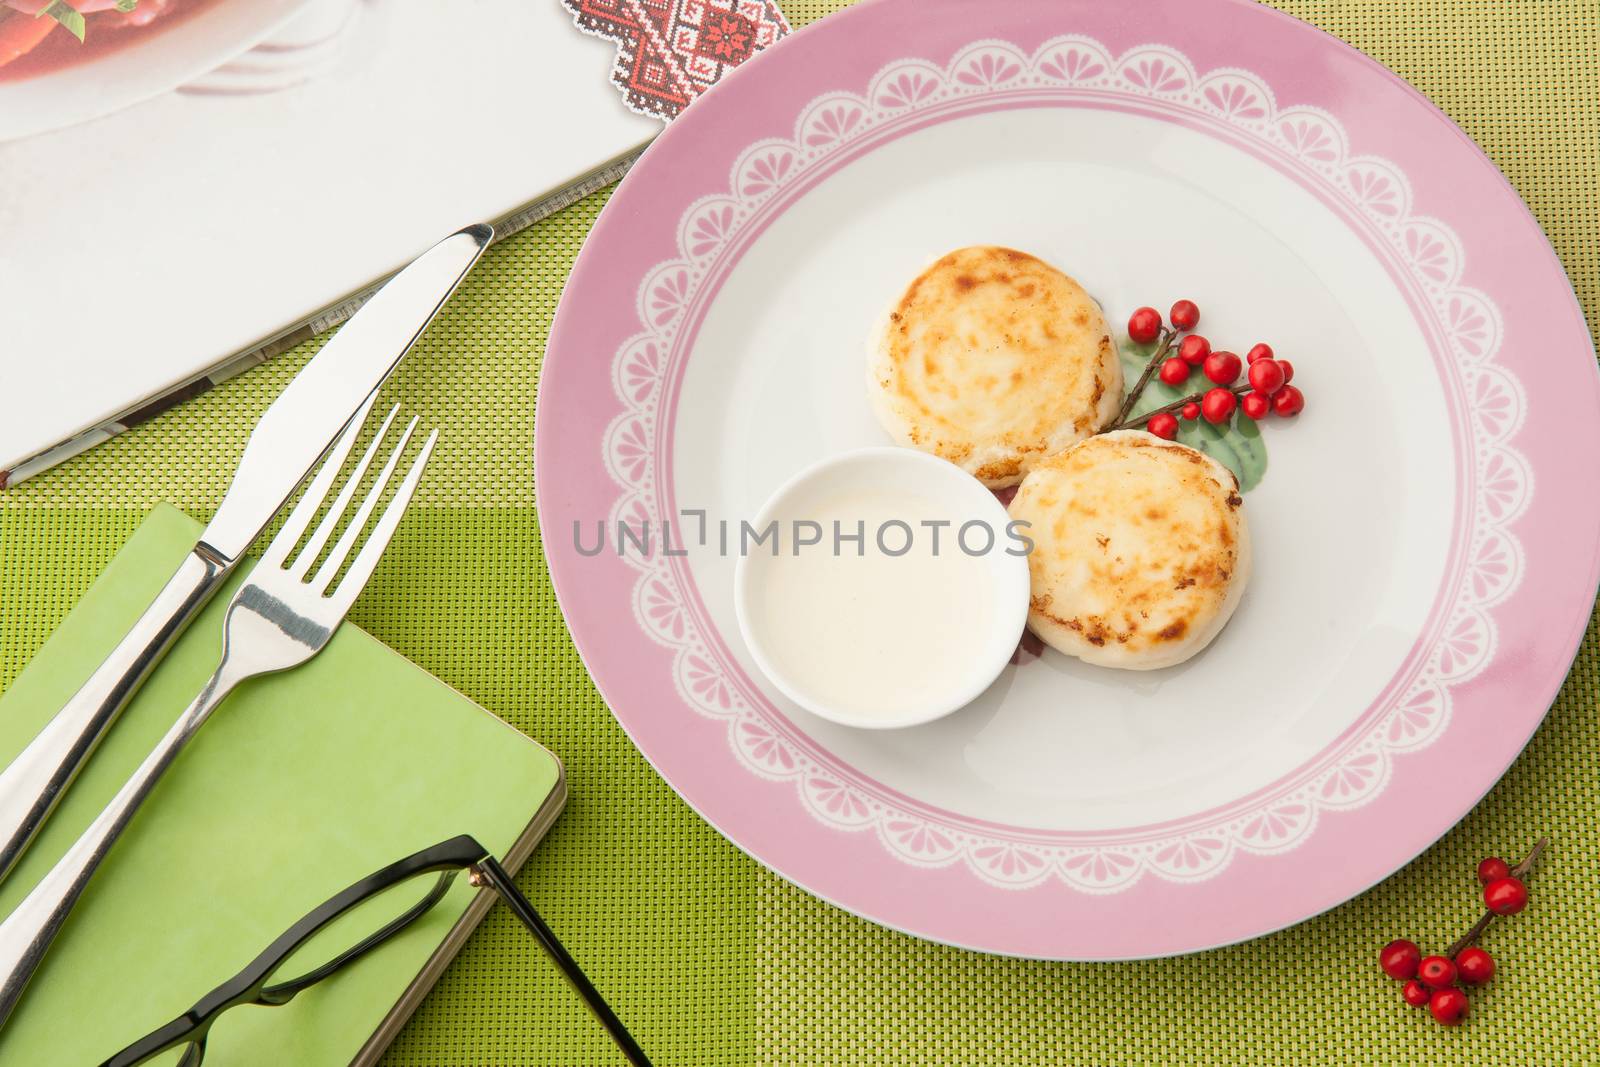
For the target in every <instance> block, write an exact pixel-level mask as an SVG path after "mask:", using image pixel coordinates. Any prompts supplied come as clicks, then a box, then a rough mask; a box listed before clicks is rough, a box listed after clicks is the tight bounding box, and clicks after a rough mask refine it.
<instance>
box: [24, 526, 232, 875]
mask: <svg viewBox="0 0 1600 1067" xmlns="http://www.w3.org/2000/svg"><path fill="white" fill-rule="evenodd" d="M232 569H233V564H232V563H231V562H230V561H228V560H226V559H223V558H222V557H220V556H218V555H217V554H216V553H214V552H212V551H211V550H210V549H208V548H206V547H204V546H203V545H196V546H195V548H194V550H193V551H192V552H190V553H189V555H187V556H186V557H184V560H183V563H182V564H180V565H179V567H178V570H177V573H175V574H174V575H173V576H172V578H171V580H169V581H168V582H167V584H166V585H165V586H164V587H163V588H162V590H161V592H160V593H158V594H157V595H156V598H155V600H154V601H153V602H152V603H151V604H150V606H149V607H148V608H146V609H145V612H144V614H143V615H141V616H140V617H139V620H138V621H137V622H135V623H134V624H133V628H132V629H130V630H129V631H128V633H127V636H126V637H124V638H123V639H122V640H121V641H120V642H119V643H118V644H117V647H116V648H114V649H112V651H111V654H110V655H109V656H107V657H106V658H105V661H104V662H103V663H101V664H100V666H99V667H97V668H96V669H95V672H94V673H93V674H92V675H90V676H89V680H88V681H86V682H84V684H83V687H82V688H81V689H79V690H78V692H77V693H76V694H75V695H74V696H73V698H72V699H71V700H69V701H68V702H67V703H66V706H64V707H63V708H62V709H61V710H60V711H58V712H57V713H56V715H55V717H54V718H52V719H51V720H50V721H49V722H48V723H46V724H45V727H44V729H42V730H40V731H39V734H38V736H36V737H35V738H34V739H33V740H32V741H30V742H28V747H27V748H25V749H23V750H22V752H21V753H19V754H18V755H17V757H16V759H14V760H12V761H11V764H10V766H8V767H6V769H5V771H4V772H0V841H3V842H4V844H3V845H0V880H3V879H4V878H5V877H6V875H7V874H9V873H10V872H11V869H12V868H13V867H15V866H16V864H17V860H18V859H20V858H21V857H22V853H23V850H24V849H26V848H27V847H28V844H29V842H31V841H32V840H33V838H34V835H35V834H37V833H38V832H39V828H40V827H41V826H43V825H44V821H45V820H46V819H48V818H49V817H50V813H51V812H52V811H54V810H55V806H56V804H57V803H58V802H59V801H60V800H61V796H62V794H63V793H65V792H66V789H67V787H68V786H69V785H71V784H72V780H73V779H74V778H76V777H77V775H78V771H79V770H81V769H82V767H83V764H84V763H85V761H87V760H88V758H89V756H90V755H91V754H92V753H93V752H94V750H95V746H97V745H98V744H99V743H100V739H101V738H102V737H103V736H105V732H106V730H108V729H109V728H110V726H111V724H112V723H113V722H115V721H116V719H117V716H118V715H120V714H121V713H122V709H123V706H124V705H126V704H127V702H128V699H129V698H130V697H131V696H133V694H134V691H135V690H137V689H138V688H139V686H140V684H141V683H143V682H144V680H145V677H146V675H148V674H149V673H150V670H151V668H152V667H154V666H155V665H156V663H158V662H159V661H160V659H161V657H162V656H163V655H165V654H166V651H167V648H168V647H169V646H170V645H171V644H172V642H173V641H174V640H175V639H176V638H177V636H178V635H179V634H181V633H182V632H183V631H184V628H185V627H187V626H188V625H189V620H190V619H192V618H194V616H195V614H196V613H197V612H198V611H199V610H200V609H201V608H202V607H204V606H205V604H206V602H207V601H208V600H210V599H211V596H212V594H214V593H215V592H216V591H217V589H218V588H219V587H220V586H221V585H222V582H223V579H225V578H226V577H227V576H228V573H229V571H231V570H232Z"/></svg>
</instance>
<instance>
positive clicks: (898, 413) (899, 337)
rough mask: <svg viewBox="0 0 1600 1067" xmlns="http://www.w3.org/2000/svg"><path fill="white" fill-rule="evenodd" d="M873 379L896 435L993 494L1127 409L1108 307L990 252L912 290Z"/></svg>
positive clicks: (891, 320) (943, 261)
mask: <svg viewBox="0 0 1600 1067" xmlns="http://www.w3.org/2000/svg"><path fill="white" fill-rule="evenodd" d="M868 377H869V389H870V392H871V395H872V400H873V405H874V408H875V409H876V411H877V413H878V417H879V419H880V421H882V422H883V424H884V426H885V428H886V429H888V430H889V432H890V433H891V434H893V435H894V436H895V437H896V438H897V439H899V440H900V441H901V442H902V443H905V444H908V445H911V446H913V447H916V448H920V449H922V450H923V451H926V452H931V453H933V454H934V455H937V456H942V457H943V458H945V459H948V460H950V461H951V462H952V463H955V464H957V465H959V466H961V467H964V468H965V469H967V470H969V471H971V472H972V473H973V474H974V475H975V476H976V477H977V478H979V479H980V480H982V481H983V482H984V483H985V484H988V485H990V486H992V487H995V488H1001V487H1004V486H1008V485H1015V484H1016V483H1017V482H1019V481H1020V480H1021V479H1022V476H1023V475H1024V474H1026V473H1027V471H1028V470H1029V469H1030V468H1031V467H1032V466H1033V465H1034V464H1035V463H1037V462H1038V461H1039V460H1040V459H1041V458H1043V457H1045V456H1048V455H1051V454H1053V453H1056V452H1059V451H1061V450H1062V449H1064V448H1067V447H1069V446H1070V445H1072V444H1074V443H1075V442H1077V441H1080V440H1082V439H1083V438H1084V437H1086V436H1088V435H1090V434H1092V433H1094V432H1095V431H1096V430H1098V429H1099V428H1100V427H1101V426H1103V425H1105V424H1106V422H1107V421H1109V420H1110V418H1111V417H1112V416H1114V415H1115V414H1116V410H1117V408H1118V406H1119V405H1120V404H1121V402H1122V370H1121V366H1120V364H1119V363H1118V361H1117V354H1116V349H1115V346H1113V345H1112V343H1111V336H1110V332H1109V330H1108V329H1107V328H1106V323H1105V316H1104V315H1103V314H1102V313H1101V311H1100V308H1099V305H1097V304H1096V303H1095V302H1094V300H1093V298H1091V297H1090V296H1089V294H1088V293H1086V292H1085V291H1084V290H1083V288H1082V286H1080V285H1079V284H1078V283H1077V282H1075V281H1074V280H1073V279H1071V278H1069V277H1068V276H1067V275H1066V274H1063V273H1062V272H1061V271H1059V270H1057V269H1056V268H1055V267H1053V266H1051V265H1050V264H1048V263H1045V262H1044V261H1043V260H1040V259H1038V258H1036V257H1034V256H1031V255H1028V254H1027V253H1026V252H1019V251H1017V250H1015V249H1011V248H1000V247H996V246H992V245H979V246H973V247H970V248H960V249H957V250H956V251H954V252H951V253H950V254H948V255H946V256H944V257H942V258H940V259H939V260H938V261H936V262H935V263H934V264H933V265H932V266H930V267H928V268H927V269H926V270H924V271H923V272H922V273H921V274H919V275H918V276H917V277H916V278H915V279H913V280H912V282H911V284H910V285H908V286H907V287H906V290H905V292H904V294H903V295H902V296H901V297H900V299H899V300H898V301H896V303H895V304H894V306H893V307H892V308H891V309H890V311H889V312H888V314H887V316H886V317H885V319H884V321H883V323H882V325H881V327H880V329H879V330H878V333H877V335H876V337H875V338H874V343H873V346H872V353H871V358H870V360H869V375H868Z"/></svg>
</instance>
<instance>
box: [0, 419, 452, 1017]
mask: <svg viewBox="0 0 1600 1067" xmlns="http://www.w3.org/2000/svg"><path fill="white" fill-rule="evenodd" d="M371 409H372V400H371V399H370V398H369V399H368V400H367V403H366V404H365V405H364V406H363V407H362V409H361V410H360V411H358V412H357V413H356V415H355V417H354V418H352V419H351V420H350V425H349V427H348V428H347V429H346V430H345V432H344V433H343V434H342V435H341V436H340V438H339V440H338V441H337V442H336V443H335V444H334V446H333V449H332V450H331V451H330V452H329V454H328V458H327V459H326V460H324V461H323V464H322V467H321V469H320V470H319V471H318V472H317V475H316V477H315V478H314V479H312V481H311V484H310V485H309V486H308V487H307V489H306V492H305V495H304V496H303V497H302V498H301V499H300V502H299V503H298V504H296V505H295V508H294V510H293V511H292V512H290V513H289V518H288V520H287V521H286V522H285V523H284V526H283V529H282V531H280V532H279V534H278V536H276V537H274V538H273V539H272V543H271V544H269V545H268V546H267V550H266V551H265V552H264V553H263V554H262V556H261V561H260V562H259V563H257V564H256V567H255V569H254V570H253V571H252V572H251V573H250V577H249V579H248V580H247V581H246V582H245V583H244V585H242V586H240V587H239V591H238V592H237V593H235V594H234V595H233V600H232V602H231V603H229V605H228V612H227V616H226V619H225V621H224V622H223V640H222V662H221V663H219V664H218V665H217V669H216V671H215V673H213V674H212V675H211V678H210V679H209V680H208V681H207V682H206V684H205V686H204V687H203V688H202V689H201V690H200V695H199V696H197V697H195V699H194V702H193V703H192V704H190V705H189V707H188V709H187V710H186V711H184V713H183V715H182V716H180V717H179V719H178V721H177V722H176V723H174V724H173V726H172V728H171V729H170V730H168V731H167V733H166V736H165V737H163V738H162V739H161V742H160V743H159V744H158V745H156V747H155V749H154V750H153V751H152V752H151V753H150V755H148V756H147V757H145V760H144V762H143V763H141V764H140V765H139V769H138V770H136V771H134V773H133V776H132V777H131V778H129V779H128V781H127V784H125V785H124V786H123V787H122V789H121V790H119V791H118V793H117V795H116V796H115V797H114V798H112V800H111V802H110V803H109V804H107V805H106V808H105V810H104V811H102V812H101V813H100V815H99V816H98V817H97V818H96V819H95V821H94V822H93V823H91V824H90V825H89V828H88V829H87V830H85V831H84V832H83V835H82V836H81V837H79V838H78V840H77V842H76V843H75V844H74V845H73V846H72V847H71V848H70V849H69V850H68V851H67V853H66V855H64V856H62V857H61V859H60V861H59V862H57V863H56V865H55V866H54V867H53V868H51V870H50V873H48V874H46V875H45V876H44V879H43V880H42V881H40V882H39V884H38V885H37V886H35V887H34V889H33V891H32V892H30V893H29V894H28V895H27V897H26V898H24V900H23V901H22V903H20V904H18V905H17V908H16V910H15V911H13V912H12V913H11V914H10V916H8V917H7V918H6V920H5V922H3V923H0V976H3V977H0V1025H4V1023H5V1021H6V1019H8V1018H9V1017H10V1015H11V1011H12V1009H14V1008H15V1007H16V1004H17V1001H18V999H20V998H21V996H22V992H23V989H24V987H26V985H27V983H28V980H29V979H30V978H31V977H33V972H34V971H35V970H37V969H38V966H39V962H40V960H42V959H43V958H44V954H45V951H46V949H48V948H49V947H50V942H51V941H52V940H53V939H54V938H55V935H56V933H57V931H59V930H60V929H61V924H62V923H63V922H64V921H65V920H66V917H67V913H68V912H69V911H71V910H72V906H73V904H74V903H75V902H76V901H77V899H78V897H79V896H80V895H82V893H83V890H84V887H85V886H87V885H88V884H89V879H90V878H91V877H92V876H93V874H94V871H95V868H96V867H98V866H99V865H100V861H101V860H102V859H104V858H105V856H106V853H108V852H109V851H110V850H111V846H112V845H113V844H114V843H115V842H116V840H117V837H118V836H119V835H120V834H121V833H122V831H123V829H124V828H126V827H127V825H128V823H129V821H130V820H131V819H132V818H133V813H134V811H135V810H137V809H138V807H139V805H140V804H141V803H142V802H143V801H144V799H145V797H147V796H149V794H150V790H151V788H152V787H153V786H154V785H155V783H156V780H157V779H158V778H160V777H161V774H162V772H163V771H165V770H166V769H167V768H168V767H169V766H171V765H172V761H173V759H174V758H175V757H176V756H177V755H178V752H179V751H180V750H181V749H182V748H183V746H184V745H185V744H187V743H188V741H189V739H190V738H192V737H193V736H194V735H195V732H196V731H197V730H199V729H200V727H201V725H202V724H203V723H204V722H205V721H206V719H207V718H209V717H210V715H211V713H212V712H213V711H215V710H216V707H217V705H218V704H220V703H222V700H223V698H224V697H226V696H227V695H228V694H229V693H230V692H232V691H233V689H234V688H235V687H236V686H237V685H238V684H239V683H240V682H242V681H244V680H245V679H246V678H253V677H255V676H256V675H260V674H269V673H272V672H274V671H282V670H287V669H289V668H290V667H297V666H299V665H300V664H302V663H304V662H306V661H307V660H309V659H310V658H311V657H312V656H315V655H316V654H317V653H318V652H320V651H322V649H323V648H324V647H325V646H326V645H327V643H328V641H329V639H331V638H332V637H333V632H334V631H335V630H336V629H338V626H339V623H340V622H341V621H342V620H343V619H344V616H345V613H346V612H348V611H349V610H350V605H351V604H352V603H353V602H354V601H355V598H356V594H357V593H359V592H361V589H362V587H363V586H364V585H366V584H367V579H369V578H371V577H372V571H373V569H374V568H375V567H376V566H377V564H378V557H379V556H381V555H383V550H384V549H385V548H386V547H387V546H388V544H389V540H390V538H391V537H393V536H394V531H395V528H396V527H397V526H399V524H400V516H401V515H402V514H403V513H404V511H405V509H406V505H407V504H409V503H410V501H411V497H412V494H414V493H415V492H416V489H417V483H418V482H420V481H421V480H422V469H423V467H424V466H425V465H426V464H427V462H428V457H429V455H431V454H432V452H433V446H434V444H435V442H436V441H437V440H438V437H439V433H438V431H437V430H435V431H434V432H433V433H431V434H429V435H428V439H427V440H426V441H425V442H424V443H423V445H422V448H421V451H420V452H419V453H418V454H417V457H416V458H415V459H414V460H413V461H412V463H411V467H410V469H409V470H408V471H407V472H406V475H405V478H404V480H403V481H402V482H401V483H400V486H399V488H398V489H397V490H395V494H394V496H393V498H392V499H391V500H390V502H389V504H388V506H387V507H385V508H384V511H383V514H382V516H381V517H380V518H379V519H378V522H377V525H376V526H375V527H374V528H373V531H372V533H371V535H370V536H369V537H368V538H367V539H366V542H365V543H364V544H363V545H362V546H361V550H360V551H359V552H358V553H356V556H355V559H354V560H353V561H352V562H351V563H350V569H349V571H348V572H347V573H346V574H345V575H344V577H343V578H340V579H339V580H338V581H337V583H336V582H335V578H336V577H338V574H339V571H340V568H342V567H343V566H344V564H345V561H346V560H348V559H349V557H350V554H351V552H352V551H353V550H354V549H355V547H356V541H357V539H358V538H360V537H361V534H362V532H363V531H364V529H365V527H366V524H367V520H368V519H370V518H371V516H372V512H373V509H374V508H376V507H377V505H378V503H379V499H380V498H381V496H382V495H383V492H384V488H385V486H386V485H387V484H388V483H389V481H390V480H391V479H392V478H393V476H394V472H395V469H396V468H397V467H398V465H399V463H400V459H401V456H402V455H403V453H404V452H405V450H406V445H407V444H408V443H409V442H410V440H411V437H412V434H413V432H414V431H415V430H416V427H417V420H416V419H414V418H413V419H412V420H411V422H410V424H409V425H407V426H406V428H405V429H404V431H402V432H401V434H400V441H399V444H397V445H396V446H395V448H394V450H393V451H392V452H391V453H390V454H389V457H388V460H387V461H386V462H385V463H384V466H383V469H382V470H381V471H380V472H379V473H378V476H377V479H376V481H375V482H374V484H373V486H372V488H371V489H370V490H369V491H368V493H367V494H366V496H365V497H364V498H363V499H362V501H361V503H360V505H359V506H358V507H357V508H356V512H355V514H354V515H353V516H352V517H351V519H350V522H349V524H348V525H347V526H346V527H345V530H344V532H343V533H342V534H341V535H340V537H339V539H338V541H337V542H335V543H334V546H333V548H332V549H331V550H330V551H329V553H328V557H327V559H326V560H325V561H324V562H323V564H322V565H321V566H320V567H318V568H317V570H316V572H315V573H311V566H312V564H313V563H315V562H316V560H317V557H318V555H320V554H321V552H322V549H323V548H324V546H326V545H327V543H328V540H329V538H330V537H332V536H333V532H334V530H335V529H337V528H338V525H339V519H340V517H341V516H342V515H343V514H344V513H345V511H346V510H347V509H348V508H349V506H350V502H351V500H352V499H354V497H355V494H356V491H357V489H358V488H359V486H360V484H361V482H362V478H363V476H364V475H365V474H366V471H367V469H368V467H369V466H370V465H371V463H372V460H373V458H374V457H375V456H376V455H377V453H378V449H379V446H380V445H381V444H382V443H383V441H384V439H385V438H386V437H387V436H388V433H389V428H390V425H391V424H392V423H393V422H394V419H395V415H396V414H397V413H398V411H399V407H398V405H397V406H396V407H395V408H394V409H392V410H391V411H390V412H389V415H388V417H387V418H385V419H384V420H383V426H382V428H380V429H379V430H378V433H377V435H376V436H375V437H374V438H373V440H372V443H371V444H369V445H368V446H367V448H366V451H365V452H364V454H363V455H362V457H361V460H360V462H359V463H358V464H357V465H356V467H355V469H354V470H353V471H352V472H351V475H350V477H349V478H348V479H346V480H345V483H344V486H343V488H342V489H341V490H340V491H339V495H338V497H337V498H336V499H335V500H334V502H333V504H332V506H331V507H330V508H329V509H328V512H327V515H326V517H324V519H323V520H322V522H321V523H319V524H318V525H317V529H316V531H315V532H314V533H313V534H312V535H311V539H310V540H309V541H307V542H306V546H305V548H304V549H302V550H301V551H300V552H298V553H296V552H295V551H294V548H295V545H296V544H298V543H299V541H300V538H301V537H302V536H303V535H304V534H305V531H306V530H307V529H308V528H309V527H310V525H311V520H312V519H313V518H315V517H316V514H317V510H318V509H319V508H320V507H321V506H322V503H323V501H324V500H325V499H326V498H327V497H328V494H329V492H330V491H331V490H332V489H333V484H334V482H335V480H336V479H337V478H338V476H339V471H340V469H341V468H342V467H343V466H344V461H345V459H346V457H347V456H348V455H349V454H350V451H351V448H352V446H353V445H354V444H355V440H356V437H357V435H359V434H360V432H361V425H362V423H363V422H365V421H366V417H367V415H368V413H369V412H370V411H371ZM291 556H292V559H291Z"/></svg>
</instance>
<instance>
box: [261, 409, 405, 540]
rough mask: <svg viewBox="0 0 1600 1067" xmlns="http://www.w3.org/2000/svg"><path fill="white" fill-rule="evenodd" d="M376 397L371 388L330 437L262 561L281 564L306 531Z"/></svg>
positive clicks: (359, 434)
mask: <svg viewBox="0 0 1600 1067" xmlns="http://www.w3.org/2000/svg"><path fill="white" fill-rule="evenodd" d="M377 399H378V393H377V390H373V392H372V393H371V394H370V395H369V396H368V397H367V399H366V402H365V403H363V404H362V405H361V407H360V408H358V409H357V410H356V413H355V414H354V415H351V416H350V421H349V422H347V423H346V424H345V427H344V429H343V430H342V431H340V433H339V436H338V437H337V438H336V439H335V440H334V442H333V447H332V448H330V449H328V452H327V455H326V456H324V457H323V460H322V466H320V467H318V468H317V473H316V476H315V477H313V478H312V479H311V481H310V483H309V484H307V485H306V491H305V492H304V493H303V494H301V496H300V501H299V503H297V504H295V506H294V509H293V510H292V511H290V512H289V517H288V518H287V519H285V520H283V528H282V529H281V530H279V531H278V535H277V536H276V537H274V538H273V539H272V541H271V542H270V543H268V545H267V547H266V550H265V551H263V552H262V553H261V562H262V563H264V564H268V565H271V566H276V567H281V566H283V561H284V559H286V558H287V557H288V555H289V551H290V550H291V549H292V548H294V545H295V542H296V541H298V540H300V536H301V535H302V534H304V533H305V532H306V527H308V526H310V525H311V520H312V519H313V518H315V517H316V514H317V509H318V508H320V507H321V506H322V502H323V500H325V499H327V496H328V490H329V489H331V488H332V487H333V480H334V479H335V478H337V477H338V476H339V468H341V467H343V466H344V461H345V457H347V456H348V455H350V449H351V448H352V447H354V445H355V443H356V438H357V437H359V436H361V427H362V425H363V424H364V423H365V422H366V421H367V416H368V415H370V414H371V413H372V405H373V402H374V401H376V400H377ZM391 417H393V415H392V413H391Z"/></svg>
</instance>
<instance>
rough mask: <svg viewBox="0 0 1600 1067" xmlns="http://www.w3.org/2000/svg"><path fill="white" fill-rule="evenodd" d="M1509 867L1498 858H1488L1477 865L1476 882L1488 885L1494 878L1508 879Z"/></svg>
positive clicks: (1509, 874)
mask: <svg viewBox="0 0 1600 1067" xmlns="http://www.w3.org/2000/svg"><path fill="white" fill-rule="evenodd" d="M1510 876H1511V865H1510V864H1509V863H1507V862H1506V861H1505V860H1503V859H1501V858H1500V857H1499V856H1490V857H1489V858H1488V859H1486V860H1483V861H1482V862H1481V863H1479V864H1478V881H1480V882H1482V883H1483V884H1484V885H1488V884H1489V883H1490V882H1492V881H1494V880H1495V879H1496V878H1509V877H1510Z"/></svg>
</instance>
